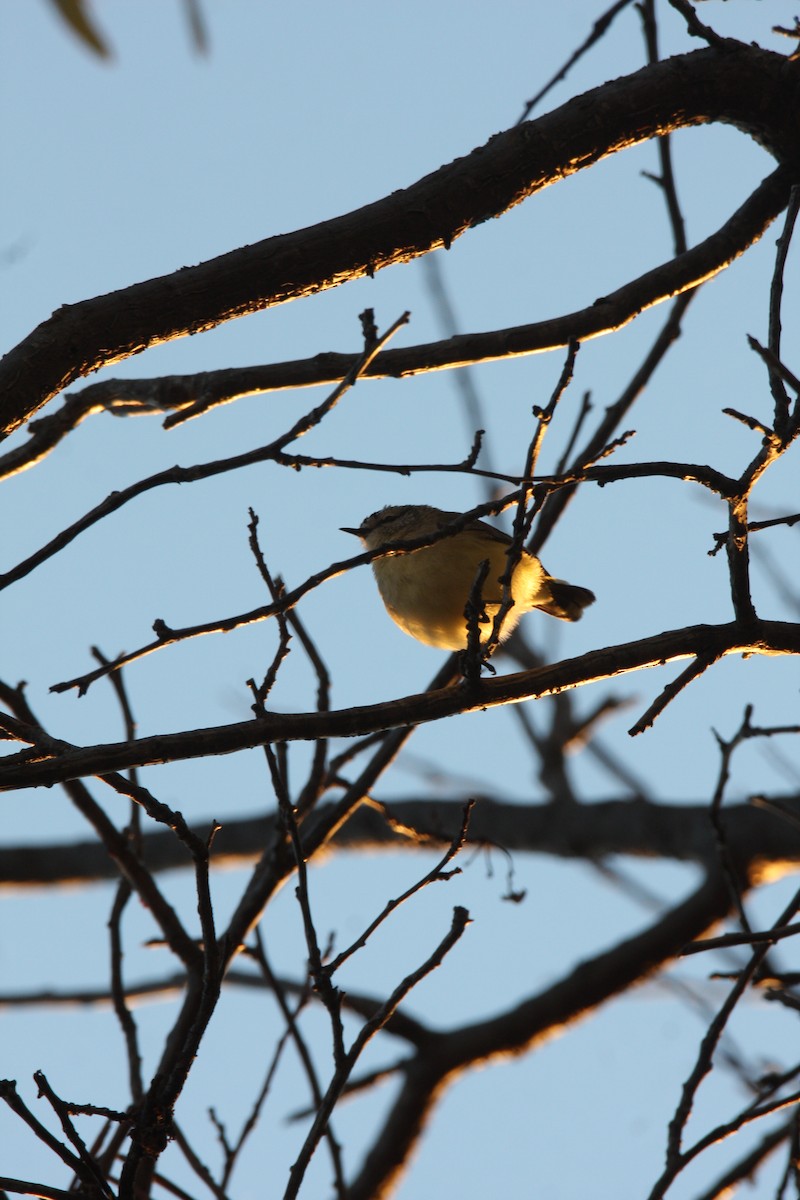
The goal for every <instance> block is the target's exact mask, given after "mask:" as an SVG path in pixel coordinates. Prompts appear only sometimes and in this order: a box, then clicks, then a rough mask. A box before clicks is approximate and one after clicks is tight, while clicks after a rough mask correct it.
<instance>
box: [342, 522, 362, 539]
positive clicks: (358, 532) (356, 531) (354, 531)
mask: <svg viewBox="0 0 800 1200" xmlns="http://www.w3.org/2000/svg"><path fill="white" fill-rule="evenodd" d="M339 529H340V532H341V533H352V534H353V536H354V537H361V530H360V529H348V528H347V526H346V525H340V526H339Z"/></svg>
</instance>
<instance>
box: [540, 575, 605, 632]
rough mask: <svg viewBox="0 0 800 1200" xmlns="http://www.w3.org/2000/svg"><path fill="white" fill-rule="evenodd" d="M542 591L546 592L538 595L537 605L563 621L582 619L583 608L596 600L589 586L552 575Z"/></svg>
mask: <svg viewBox="0 0 800 1200" xmlns="http://www.w3.org/2000/svg"><path fill="white" fill-rule="evenodd" d="M541 591H542V593H544V594H540V595H539V596H538V597H537V600H536V607H537V608H540V609H541V610H542V612H546V613H549V614H550V616H551V617H559V618H560V619H561V620H562V621H580V619H581V617H582V616H583V610H584V609H585V608H588V607H589V605H590V604H594V601H595V595H594V592H590V591H589V589H588V588H584V587H578V586H577V584H574V583H567V582H566V581H565V580H563V579H553V578H552V577H551V576H548V578H547V586H546V587H545V588H542V589H541Z"/></svg>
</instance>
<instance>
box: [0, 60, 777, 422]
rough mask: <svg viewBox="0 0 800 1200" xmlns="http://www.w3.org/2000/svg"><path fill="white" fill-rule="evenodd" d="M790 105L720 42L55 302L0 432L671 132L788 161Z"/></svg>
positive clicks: (451, 235) (24, 352) (11, 357)
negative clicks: (707, 127) (165, 267)
mask: <svg viewBox="0 0 800 1200" xmlns="http://www.w3.org/2000/svg"><path fill="white" fill-rule="evenodd" d="M798 114H800V69H799V68H798V65H797V64H796V63H793V62H791V61H789V60H787V59H785V58H782V57H781V56H780V55H777V54H773V53H770V52H768V51H765V50H761V49H758V48H755V47H752V46H744V45H740V44H733V43H726V45H725V47H724V48H723V49H713V50H711V49H709V50H699V51H695V52H693V53H691V54H684V55H678V56H675V57H674V58H672V59H667V60H666V61H664V62H660V63H654V64H650V65H648V66H647V67H644V68H643V69H642V70H640V71H637V72H636V73H635V74H633V75H629V76H625V77H624V78H621V79H618V80H615V81H614V82H612V83H606V84H604V85H602V86H601V87H600V88H595V89H593V90H591V91H589V92H586V93H585V94H584V95H583V96H579V97H577V98H575V99H573V100H570V101H569V102H568V103H567V104H564V105H562V106H561V107H560V108H558V109H555V110H554V111H553V112H551V113H548V114H547V115H546V116H543V117H540V118H538V119H537V120H536V121H531V122H528V123H525V124H523V125H519V126H516V127H515V128H514V129H511V130H508V131H506V132H505V133H502V134H499V135H496V136H495V137H493V138H492V139H490V141H489V142H487V143H486V145H485V146H482V147H480V148H478V149H477V150H474V151H473V152H472V154H470V155H467V156H466V157H464V158H461V159H457V160H456V161H455V162H453V163H450V164H449V165H447V166H445V167H441V168H440V169H439V170H438V171H435V172H433V173H432V174H430V175H427V176H425V177H424V178H423V179H421V180H419V182H417V183H416V184H413V185H412V186H411V187H409V188H406V189H405V190H401V191H398V192H394V193H393V194H392V195H391V196H388V197H386V198H384V199H382V200H379V201H376V202H375V203H373V204H370V205H367V206H366V207H364V208H361V209H358V210H356V211H355V212H352V213H348V214H346V215H345V216H341V217H337V218H335V219H334V220H331V221H326V222H322V223H321V224H319V225H315V226H313V227H310V228H308V229H303V230H299V231H296V232H295V233H290V234H284V235H281V236H278V237H273V238H268V239H266V240H265V241H262V242H258V243H256V244H255V245H254V246H248V247H244V248H242V249H239V250H234V251H232V252H230V253H228V254H225V255H221V256H220V257H218V258H215V259H212V260H210V261H209V262H207V263H202V264H200V265H199V266H195V267H189V268H186V269H185V270H183V271H180V272H178V273H176V274H173V275H168V276H161V277H160V278H157V279H153V280H149V281H147V282H144V283H139V284H135V285H133V286H132V287H128V288H125V289H122V290H121V291H117V292H112V293H110V294H109V295H107V296H100V297H96V298H94V299H91V300H85V301H83V302H81V303H80V304H75V305H65V306H64V307H62V308H61V309H59V310H58V311H57V312H56V313H54V314H53V316H52V317H50V318H49V319H48V320H47V321H44V322H43V323H42V324H41V325H40V326H39V327H38V328H37V329H35V330H34V331H33V332H32V333H31V334H30V335H29V336H28V337H27V338H26V339H24V341H23V342H21V343H20V344H19V345H18V346H17V347H16V348H15V349H14V350H12V351H11V352H10V353H9V354H8V355H7V356H6V357H5V359H4V360H3V363H2V364H0V429H2V430H3V431H4V432H5V433H6V434H8V433H10V432H11V431H12V430H14V429H15V428H17V427H18V426H19V425H20V424H22V423H23V422H24V421H25V420H27V419H28V418H29V417H31V416H32V415H33V414H34V413H35V412H37V411H38V409H39V408H40V407H41V406H42V405H43V404H44V403H46V402H47V400H49V399H50V398H51V397H53V396H54V395H56V394H57V393H58V392H60V391H61V390H62V389H63V388H65V387H68V386H69V384H70V383H72V382H74V380H76V379H78V378H80V377H81V376H84V375H86V374H89V373H90V372H92V371H95V370H98V369H99V368H100V367H103V366H108V365H110V364H111V363H113V362H117V361H119V360H121V359H124V358H127V357H129V356H130V355H132V354H138V353H140V352H141V351H142V350H145V349H147V347H149V346H153V345H157V344H159V343H161V342H165V341H169V340H171V339H173V338H177V337H182V336H185V335H187V334H190V333H198V332H200V331H202V330H205V329H209V328H212V327H213V326H215V325H218V324H220V323H221V322H223V321H227V320H230V319H232V318H234V317H239V316H244V315H246V314H248V313H253V312H257V311H259V310H262V309H265V308H269V307H272V306H274V305H276V304H282V303H285V302H286V301H289V300H292V299H296V298H298V297H301V296H305V295H311V294H313V293H315V292H318V291H322V290H325V289H327V288H331V287H336V286H338V285H339V284H341V283H344V282H346V281H347V280H349V279H357V278H361V277H363V276H365V275H372V274H374V273H375V271H378V270H381V269H383V268H384V267H387V266H390V265H392V264H393V263H399V262H407V261H409V260H410V259H413V258H415V257H418V256H419V255H421V254H425V253H427V252H428V251H429V250H432V249H437V248H439V247H441V246H449V245H450V244H451V243H452V242H453V241H454V240H455V239H456V238H457V237H460V236H461V235H462V234H463V233H465V232H466V230H467V229H469V228H472V227H473V226H475V225H478V224H480V223H482V222H483V221H486V220H488V219H490V218H491V217H497V216H500V215H501V214H502V213H504V212H506V211H507V210H508V209H510V208H513V207H514V206H515V205H516V204H519V203H520V202H521V201H522V200H524V199H526V198H527V197H528V196H531V195H533V194H534V193H535V192H537V191H539V190H541V189H542V188H544V187H546V186H548V185H549V184H551V183H554V182H556V181H557V180H559V179H562V178H564V177H565V176H567V175H571V174H574V173H575V172H577V171H580V170H582V169H584V168H585V167H588V166H591V165H593V164H594V163H596V162H599V161H600V160H601V159H603V158H605V157H606V156H607V155H609V154H614V153H616V152H618V151H619V150H622V149H624V148H625V147H627V146H632V145H636V144H637V143H639V142H642V141H646V140H647V139H649V138H652V137H658V136H660V135H662V134H664V133H668V132H670V131H671V130H674V129H679V128H686V127H689V126H693V125H701V124H706V123H708V122H713V121H724V122H726V123H729V124H733V125H735V126H737V127H738V128H739V129H741V130H742V131H744V132H745V133H747V134H749V135H750V136H751V137H753V138H755V139H756V140H758V141H759V142H761V143H762V144H763V145H765V146H766V147H767V148H768V149H769V150H770V152H771V153H772V154H773V155H775V157H776V158H778V160H779V161H787V162H791V163H792V164H793V165H794V166H795V167H796V165H797V146H798V142H799V141H800V138H799V137H798V129H799V128H800V116H799V115H798ZM571 336H574V332H573V333H572V335H571Z"/></svg>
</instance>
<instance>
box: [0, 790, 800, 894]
mask: <svg viewBox="0 0 800 1200" xmlns="http://www.w3.org/2000/svg"><path fill="white" fill-rule="evenodd" d="M466 799H467V797H465V796H456V797H453V798H452V799H441V798H439V797H426V796H423V797H408V798H404V799H393V800H392V801H391V803H390V804H388V805H387V806H386V812H385V813H383V812H381V811H380V810H379V809H378V808H376V807H375V806H374V805H362V806H361V807H360V808H358V809H357V810H356V811H355V812H354V813H353V814H352V816H350V818H349V819H348V820H347V821H346V822H345V823H344V824H343V825H342V826H341V827H340V828H339V829H337V831H336V833H335V834H334V836H333V837H332V838H331V839H330V840H329V841H328V842H327V844H326V846H327V849H328V851H331V850H335V849H340V850H348V851H352V852H360V853H364V854H367V853H369V854H374V853H375V852H376V851H379V850H391V851H394V852H396V851H398V850H403V849H405V850H419V849H422V850H426V849H438V848H440V847H443V846H446V845H448V844H449V843H450V842H451V841H452V838H453V836H454V835H455V834H456V832H457V831H458V827H459V823H460V821H461V817H462V814H463V811H464V804H465V801H466ZM762 799H764V797H762ZM770 799H772V800H773V802H774V803H777V804H780V806H781V808H783V809H788V810H789V811H800V796H798V795H797V794H796V793H795V794H786V795H783V796H781V797H771V798H770ZM333 808H334V804H333V803H332V802H329V803H327V804H323V805H321V806H320V807H319V809H318V810H317V811H316V813H315V816H314V817H313V818H312V834H313V830H314V829H315V828H316V825H317V823H318V822H319V823H321V824H323V825H324V824H325V823H326V822H327V821H328V819H329V816H330V814H331V812H332V810H333ZM207 828H208V822H207V821H206V822H202V823H198V824H196V825H194V826H193V827H192V832H193V833H194V834H195V835H196V836H197V837H202V836H203V835H204V834H205V833H206V832H207ZM274 828H275V814H274V813H270V814H268V815H267V816H265V817H238V818H237V817H234V818H231V819H229V820H227V821H226V822H225V824H224V825H223V827H222V829H221V830H220V832H219V833H218V834H217V836H216V837H215V839H214V845H213V850H212V855H211V865H212V867H220V866H240V867H241V866H247V865H249V864H252V863H253V862H254V861H255V860H256V859H257V858H258V857H259V856H260V854H261V848H262V847H263V846H264V845H265V843H266V842H267V840H268V838H269V837H270V835H271V833H272V832H273V831H274ZM725 836H726V844H727V846H728V850H729V853H730V855H731V857H732V858H733V860H734V862H735V864H736V869H737V871H738V873H739V874H740V875H741V876H743V877H746V878H753V879H760V878H761V877H762V876H763V875H765V874H769V876H770V878H774V877H776V876H778V875H780V874H783V873H784V872H788V871H792V870H796V869H797V867H798V865H800V829H798V828H795V826H793V825H790V824H787V823H786V822H784V821H781V820H776V818H775V816H774V813H772V812H766V811H763V810H761V809H759V808H756V807H754V806H753V805H752V804H748V803H738V804H732V805H730V807H726V809H725ZM468 844H470V845H485V846H487V847H488V848H491V847H493V846H498V847H501V848H502V849H503V850H506V851H511V852H517V853H526V852H531V853H538V854H552V855H554V856H555V857H558V858H568V859H580V858H586V859H592V860H596V859H602V858H604V857H606V856H609V855H621V854H624V855H629V856H631V857H637V858H641V857H644V858H662V859H672V860H675V861H677V862H694V863H704V864H707V863H709V862H711V861H712V860H713V859H714V858H715V855H716V853H717V844H716V842H715V839H714V831H713V828H712V825H711V821H710V818H709V807H708V803H707V801H706V802H701V801H697V800H695V801H692V802H691V803H689V802H685V801H684V802H681V803H677V802H676V803H669V804H667V803H655V802H653V801H649V800H641V799H632V798H626V799H606V800H595V801H593V802H592V803H591V804H562V803H559V802H554V803H549V804H545V803H542V802H541V801H531V800H530V798H528V797H525V798H524V799H523V798H520V799H517V800H510V801H502V800H495V799H493V798H492V797H489V796H480V797H478V802H477V804H476V805H475V808H474V811H473V813H472V817H471V819H470V831H469V838H468ZM142 857H143V859H144V861H145V862H146V863H147V867H148V870H149V871H151V872H152V873H153V874H157V873H158V872H160V871H175V870H184V869H186V868H188V867H189V866H190V865H191V864H190V862H189V861H188V859H187V856H186V852H185V849H184V847H183V846H182V845H181V843H179V842H178V841H177V840H176V838H175V837H174V836H173V835H172V834H171V833H167V832H165V831H163V830H159V829H153V830H152V832H146V833H143V835H142ZM117 878H119V869H118V867H117V866H116V865H115V864H114V863H113V862H112V861H111V860H110V859H109V857H108V854H107V852H106V851H105V849H104V847H103V845H102V843H101V842H99V841H92V842H86V841H76V842H70V843H68V844H50V845H16V846H4V847H2V849H0V889H2V888H3V887H13V888H19V887H45V886H46V887H51V886H53V885H57V884H68V885H70V886H74V885H75V884H82V883H83V884H85V883H97V882H100V881H101V880H104V879H117Z"/></svg>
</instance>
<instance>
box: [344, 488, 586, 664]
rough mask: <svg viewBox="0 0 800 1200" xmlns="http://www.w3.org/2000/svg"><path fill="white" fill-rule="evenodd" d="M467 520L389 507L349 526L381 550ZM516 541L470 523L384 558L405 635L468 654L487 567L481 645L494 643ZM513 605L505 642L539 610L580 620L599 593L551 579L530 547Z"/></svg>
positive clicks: (381, 572)
mask: <svg viewBox="0 0 800 1200" xmlns="http://www.w3.org/2000/svg"><path fill="white" fill-rule="evenodd" d="M462 516H463V514H462V513H457V512H445V511H443V510H442V509H440V508H433V507H432V506H431V505H429V504H400V505H388V506H387V507H386V508H381V509H379V510H378V511H377V512H374V513H372V514H371V515H370V516H368V517H366V518H365V519H364V520H363V521H362V522H361V524H360V525H359V526H358V528H357V529H353V528H348V527H346V526H342V533H350V534H353V535H355V537H358V538H360V539H361V541H362V542H363V544H364V546H365V547H366V548H367V550H378V549H381V548H382V547H384V546H388V545H390V544H391V543H394V542H407V541H411V540H416V539H419V538H424V537H425V536H426V535H427V536H430V535H432V534H434V533H437V532H438V531H440V530H442V529H445V528H446V527H447V526H448V525H450V524H451V523H452V522H454V521H456V520H458V519H459V518H461V517H462ZM510 546H511V538H510V537H508V536H507V534H505V533H503V532H502V531H501V530H499V529H496V528H495V527H494V526H493V525H488V524H487V523H486V522H485V521H477V520H474V521H469V522H468V523H467V524H466V525H465V526H464V528H462V529H459V531H458V533H455V534H453V535H452V536H450V537H444V538H441V539H440V540H439V541H437V542H434V543H433V544H432V545H430V546H425V547H423V548H420V549H417V550H412V551H410V552H407V553H400V552H396V553H390V554H388V555H386V556H385V557H383V558H376V559H375V560H374V562H373V563H372V570H373V572H374V574H375V580H376V582H377V584H378V591H379V592H380V594H381V599H382V600H383V603H384V605H385V607H386V611H387V612H388V614H389V616H390V617H391V618H392V620H393V621H394V622H395V624H396V625H398V626H399V627H400V628H401V629H402V630H403V632H404V633H407V634H409V635H410V636H411V637H413V638H416V639H417V641H419V642H424V643H425V645H428V646H436V647H438V648H439V649H442V650H464V649H465V648H466V646H467V634H468V623H467V617H466V616H465V615H464V608H465V606H466V604H467V601H468V599H469V597H470V593H471V592H472V589H473V585H474V583H475V580H476V577H477V574H478V571H479V569H480V566H481V564H482V563H483V562H484V561H486V560H488V562H489V571H488V574H487V575H486V578H485V581H484V583H483V586H482V589H481V598H482V603H483V607H484V610H485V618H486V619H485V620H484V619H483V614H482V615H481V620H480V641H481V643H485V642H486V641H488V639H489V637H490V635H491V632H492V627H493V623H494V618H495V616H496V614H497V612H498V611H499V609H500V605H501V602H502V593H503V589H502V586H501V584H500V582H499V580H500V577H501V576H502V575H503V573H504V572H505V571H506V568H507V565H508V557H507V552H508V549H509V547H510ZM511 598H512V599H513V601H514V603H513V606H512V607H511V608H510V609H509V611H508V612H507V613H506V615H505V618H504V620H503V626H502V630H501V633H500V641H504V640H505V638H507V637H508V636H509V634H510V633H511V632H512V630H513V629H514V628H515V626H516V625H517V622H518V621H519V619H520V617H521V616H523V615H524V614H525V613H527V612H530V611H531V610H532V609H534V608H538V609H541V610H542V612H546V613H549V615H550V616H551V617H558V618H560V619H561V620H562V621H578V620H580V618H581V617H582V616H583V610H584V609H585V608H587V607H588V605H590V604H593V603H594V600H595V596H594V593H593V592H590V591H589V589H588V588H584V587H578V586H577V585H576V584H573V583H566V582H565V581H564V580H563V579H554V578H553V576H552V575H548V573H547V571H546V570H545V569H544V567H543V566H542V564H541V563H540V562H539V560H538V558H534V556H533V555H532V554H528V552H527V551H526V550H523V551H522V553H521V555H520V557H519V562H518V563H517V565H516V567H515V568H514V574H513V577H512V581H511Z"/></svg>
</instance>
